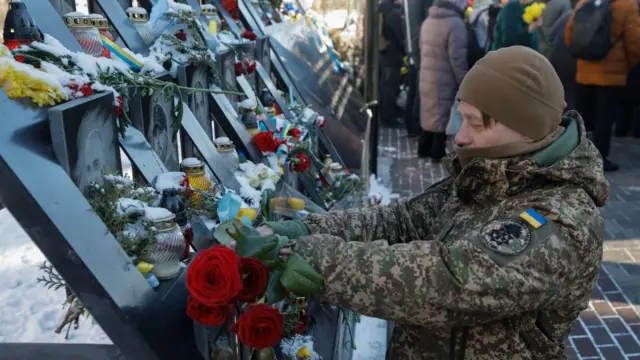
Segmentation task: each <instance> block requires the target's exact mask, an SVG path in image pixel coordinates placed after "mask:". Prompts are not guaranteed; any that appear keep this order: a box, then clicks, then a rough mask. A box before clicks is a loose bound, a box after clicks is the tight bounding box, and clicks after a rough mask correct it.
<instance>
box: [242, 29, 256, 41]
mask: <svg viewBox="0 0 640 360" xmlns="http://www.w3.org/2000/svg"><path fill="white" fill-rule="evenodd" d="M242 38H243V39H247V40H255V39H257V38H258V35H256V34H254V33H253V31H249V30H245V31H243V32H242Z"/></svg>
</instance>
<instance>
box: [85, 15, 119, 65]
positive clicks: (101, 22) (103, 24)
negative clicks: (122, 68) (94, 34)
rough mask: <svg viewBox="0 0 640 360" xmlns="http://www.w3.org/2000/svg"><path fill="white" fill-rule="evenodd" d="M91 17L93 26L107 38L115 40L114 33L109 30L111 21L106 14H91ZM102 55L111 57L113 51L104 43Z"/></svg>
mask: <svg viewBox="0 0 640 360" xmlns="http://www.w3.org/2000/svg"><path fill="white" fill-rule="evenodd" d="M89 17H90V18H91V23H92V24H93V27H95V28H96V29H98V32H99V33H100V35H104V37H106V38H107V39H109V40H111V41H114V39H113V35H112V34H111V32H110V31H109V21H108V20H107V19H105V18H104V16H102V15H100V14H90V15H89ZM102 57H106V58H109V59H110V58H111V52H110V51H109V49H107V47H106V46H104V45H102Z"/></svg>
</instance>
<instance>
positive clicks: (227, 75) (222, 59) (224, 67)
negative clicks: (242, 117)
mask: <svg viewBox="0 0 640 360" xmlns="http://www.w3.org/2000/svg"><path fill="white" fill-rule="evenodd" d="M216 56H217V57H218V66H220V69H219V70H218V72H219V73H220V76H221V81H222V84H221V85H220V87H221V88H222V89H223V90H226V91H231V92H238V85H237V84H236V57H235V55H234V54H233V52H232V51H225V52H223V53H220V54H217V55H216ZM227 98H228V99H229V102H230V103H231V106H232V107H233V109H234V110H236V111H237V109H238V95H233V94H229V95H227Z"/></svg>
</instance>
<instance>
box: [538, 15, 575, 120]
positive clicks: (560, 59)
mask: <svg viewBox="0 0 640 360" xmlns="http://www.w3.org/2000/svg"><path fill="white" fill-rule="evenodd" d="M571 12H572V10H571V9H569V11H566V12H565V13H564V14H562V15H561V16H560V18H558V20H557V21H556V22H555V24H554V25H553V27H552V28H551V29H550V30H548V31H549V33H548V34H546V35H547V36H548V38H549V39H550V41H551V44H552V45H551V48H550V49H548V50H549V56H548V58H549V61H550V62H551V65H553V68H554V69H555V70H556V73H557V74H558V77H559V78H560V81H561V82H562V86H563V87H564V101H565V102H566V103H567V108H566V110H575V109H576V92H577V85H576V69H577V65H578V59H577V58H576V57H575V56H573V54H571V51H570V50H569V48H568V47H567V44H565V42H564V29H565V28H566V27H567V24H568V23H569V19H570V18H571ZM544 21H545V20H544V19H543V24H544Z"/></svg>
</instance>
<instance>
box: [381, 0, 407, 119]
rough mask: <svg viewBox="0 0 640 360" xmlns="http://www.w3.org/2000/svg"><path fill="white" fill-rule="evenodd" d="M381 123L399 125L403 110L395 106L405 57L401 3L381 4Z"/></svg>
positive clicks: (386, 0)
mask: <svg viewBox="0 0 640 360" xmlns="http://www.w3.org/2000/svg"><path fill="white" fill-rule="evenodd" d="M379 10H380V16H381V19H380V22H379V36H380V42H379V44H380V73H381V74H380V75H381V78H380V123H381V124H382V126H386V127H392V128H397V127H401V126H402V122H401V121H400V120H399V118H400V117H401V116H402V111H401V110H400V109H399V108H398V107H397V106H396V98H397V96H398V93H399V92H400V83H401V73H400V72H401V69H402V66H403V65H404V61H403V57H404V55H405V41H406V36H405V25H404V8H403V5H402V0H383V1H382V2H381V3H380V9H379Z"/></svg>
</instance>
